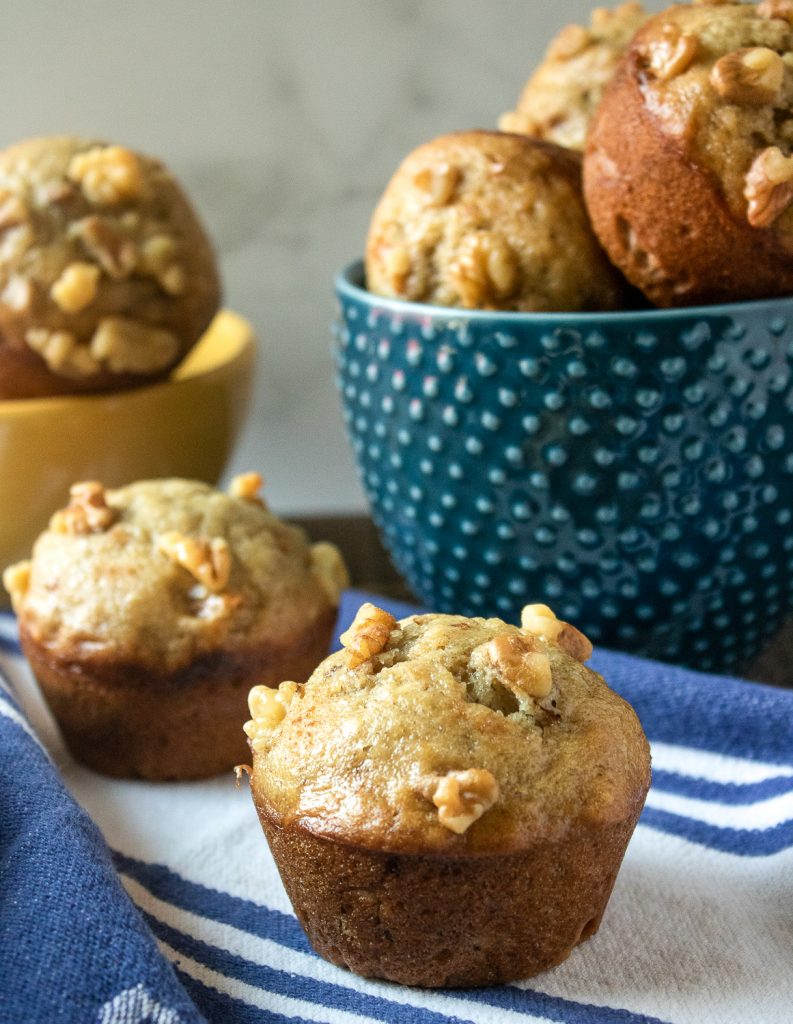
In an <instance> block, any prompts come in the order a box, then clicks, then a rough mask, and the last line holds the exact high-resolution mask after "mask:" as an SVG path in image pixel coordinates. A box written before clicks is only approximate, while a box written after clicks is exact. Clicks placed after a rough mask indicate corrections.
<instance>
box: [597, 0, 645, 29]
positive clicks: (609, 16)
mask: <svg viewBox="0 0 793 1024" xmlns="http://www.w3.org/2000/svg"><path fill="white" fill-rule="evenodd" d="M641 14H644V8H643V7H642V5H641V4H640V3H638V2H636V0H628V2H627V3H624V4H618V5H617V6H616V7H615V8H614V10H611V8H609V7H596V8H595V9H594V11H592V18H591V24H592V28H594V29H604V28H606V27H607V26H609V25H610V24H611V23H612V22H613V21H615V20H620V19H623V18H625V19H628V18H638V17H639V16H640V15H641Z"/></svg>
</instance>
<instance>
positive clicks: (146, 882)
mask: <svg viewBox="0 0 793 1024" xmlns="http://www.w3.org/2000/svg"><path fill="white" fill-rule="evenodd" d="M113 859H114V862H115V865H116V868H117V870H118V871H120V872H121V873H122V874H126V875H129V876H130V877H131V878H134V879H135V881H137V882H139V883H140V884H141V885H143V886H144V888H146V889H148V891H149V892H150V893H152V895H154V896H156V897H157V898H158V899H161V900H163V901H164V902H167V903H170V904H172V905H173V906H176V907H181V908H182V909H183V910H186V911H189V912H190V913H194V914H198V915H200V916H203V917H208V918H211V919H213V920H215V921H219V922H222V923H224V924H229V925H232V926H234V927H236V928H240V929H242V930H244V931H248V932H250V933H251V934H253V935H257V936H259V937H261V938H265V939H270V940H272V941H274V942H277V943H279V944H280V945H282V946H286V947H288V948H290V949H296V950H299V951H300V952H305V953H311V955H313V956H316V954H315V953H314V952H313V950H312V949H311V947H310V946H309V944H308V940H307V939H306V937H305V933H304V932H303V930H302V928H301V927H300V925H299V924H298V923H297V920H296V919H295V918H293V917H292V916H291V915H286V914H282V913H280V911H277V910H272V909H271V908H269V907H265V906H262V905H261V904H256V903H251V902H250V901H248V900H243V899H241V898H240V897H238V896H230V895H228V894H227V893H224V892H220V891H219V890H216V889H210V888H208V887H207V886H204V885H201V884H199V883H197V882H190V881H188V880H187V879H185V878H182V877H181V876H180V875H177V874H176V873H175V872H173V871H171V870H170V869H169V868H166V867H164V866H163V865H160V864H147V863H146V862H145V861H140V860H136V859H133V858H131V857H127V856H126V855H124V854H121V853H118V852H114V854H113ZM147 916H148V915H147ZM150 924H151V926H152V928H153V930H154V931H155V933H156V934H158V935H159V936H160V937H161V938H163V939H164V940H165V941H166V942H168V943H169V944H170V945H172V946H173V947H174V948H175V949H181V951H182V952H183V953H184V954H185V955H186V956H190V957H192V958H193V959H195V960H199V961H201V962H204V963H206V964H207V966H210V967H212V968H213V969H215V970H218V971H219V973H226V971H225V969H221V968H220V967H218V966H215V964H220V959H219V955H220V954H223V955H225V956H227V957H232V958H233V959H234V960H236V961H240V962H241V963H246V961H244V960H240V958H239V957H235V956H233V955H232V954H228V953H226V952H225V951H222V950H216V953H215V954H213V955H214V956H218V959H217V960H216V961H215V963H209V962H208V961H206V960H205V958H204V956H202V955H201V951H200V950H199V948H198V947H199V945H200V946H202V947H205V949H216V947H209V946H207V945H206V943H203V942H200V940H195V939H192V937H190V936H187V935H183V933H177V934H178V935H180V936H182V937H181V938H180V939H179V943H181V945H180V944H178V943H177V939H176V938H174V936H173V934H172V933H173V929H171V928H170V927H169V926H168V925H164V924H162V922H159V921H157V920H156V919H153V920H151V921H150ZM166 930H167V932H168V933H170V934H166V933H165V932H166ZM254 968H255V970H256V971H260V970H262V971H263V970H266V969H267V968H261V967H260V966H259V965H254ZM296 977H299V976H296ZM242 980H248V979H242ZM292 980H293V983H294V981H295V977H293V979H292ZM249 983H250V984H255V982H253V981H250V982H249ZM322 984H324V983H321V982H316V981H313V980H310V981H309V985H308V991H311V990H312V989H313V988H316V987H317V986H321V985H322ZM333 987H335V986H333ZM284 991H285V992H287V991H289V990H288V989H286V988H285V989H284ZM294 991H295V990H294V989H292V992H294ZM344 991H348V992H349V996H350V998H354V999H357V998H359V995H360V994H359V993H355V992H352V991H350V990H346V989H345V990H344ZM445 991H453V992H454V995H455V996H457V997H460V998H463V999H466V1000H468V1001H471V1002H476V1003H480V1004H483V1005H486V1006H492V1007H495V1008H502V1009H511V1010H514V1011H515V1012H516V1013H524V1014H526V1013H533V1014H536V1015H538V1016H544V1017H547V1018H548V1019H549V1020H552V1021H557V1022H559V1024H592V1021H593V1020H597V1021H598V1024H664V1022H662V1021H660V1020H659V1018H657V1017H648V1016H646V1015H644V1014H636V1013H632V1012H631V1011H629V1010H623V1009H618V1008H615V1007H609V1006H602V1007H601V1006H598V1007H595V1006H590V1005H589V1004H586V1003H578V1002H574V1001H572V1000H568V999H561V998H560V997H557V996H549V995H545V994H544V993H542V992H534V991H532V990H531V989H519V988H515V987H512V986H506V987H500V988H488V989H475V990H474V989H461V990H445ZM360 997H361V998H367V999H368V998H377V997H368V996H367V997H364V996H360ZM302 998H306V999H310V998H311V996H310V995H307V996H303V997H302ZM327 1005H331V1004H327ZM342 1005H344V1006H346V1007H349V1008H351V1004H350V1002H349V1001H347V1002H346V1003H345V1004H342ZM393 1006H394V1007H397V1006H399V1004H393ZM411 1009H412V1008H411V1007H402V1006H399V1010H400V1012H401V1013H404V1014H407V1013H408V1012H409V1011H410V1010H411ZM356 1010H357V1012H359V1013H367V1012H369V1011H368V1010H367V1009H366V1007H364V1006H360V1007H358V1006H357V1005H356ZM595 1010H596V1011H597V1016H596V1017H594V1016H593V1012H594V1011H595ZM416 1012H417V1013H418V1011H416ZM430 1014H431V1011H428V1010H421V1011H420V1013H419V1014H418V1015H417V1016H415V1017H410V1016H404V1017H396V1016H394V1017H386V1018H384V1019H385V1020H389V1021H390V1020H395V1021H396V1020H399V1021H402V1020H404V1021H405V1022H409V1021H413V1020H415V1021H424V1020H432V1019H437V1015H435V1017H433V1016H430ZM370 1015H376V1014H371V1013H370ZM441 1019H445V1020H449V1019H451V1020H456V1019H459V1018H454V1017H448V1018H446V1017H442V1018H441Z"/></svg>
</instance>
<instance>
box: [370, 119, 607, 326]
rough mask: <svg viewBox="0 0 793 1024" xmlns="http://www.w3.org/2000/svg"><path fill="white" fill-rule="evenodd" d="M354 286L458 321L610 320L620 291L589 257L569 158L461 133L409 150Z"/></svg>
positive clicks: (545, 148) (532, 144) (516, 140)
mask: <svg viewBox="0 0 793 1024" xmlns="http://www.w3.org/2000/svg"><path fill="white" fill-rule="evenodd" d="M366 284H367V287H368V289H369V290H370V291H372V292H374V293H375V294H377V295H383V296H387V297H391V298H400V299H409V300H412V301H415V302H428V303H433V304H435V305H439V306H460V307H464V308H466V309H501V310H537V311H564V310H570V311H576V310H587V309H592V310H602V309H614V308H616V307H618V306H619V305H621V304H622V302H623V299H624V294H623V289H624V288H625V287H626V286H625V282H624V281H623V280H622V278H621V276H620V275H619V274H618V273H617V272H616V271H615V270H614V268H613V267H612V266H611V265H610V263H609V262H608V260H607V259H606V256H605V254H604V253H603V251H602V249H601V248H600V246H599V244H598V242H597V240H596V238H595V236H594V234H593V233H592V229H591V227H590V224H589V219H588V217H587V213H586V210H585V208H584V202H583V197H582V194H581V165H580V158H579V156H578V154H576V153H572V152H570V151H568V150H564V149H561V148H560V147H559V146H554V145H551V144H550V143H545V142H539V141H537V140H536V139H529V138H527V137H525V136H521V135H507V134H503V133H500V132H484V131H470V132H459V133H455V134H451V135H443V136H441V137H440V138H438V139H435V140H434V141H432V142H428V143H426V144H425V145H423V146H420V147H419V148H418V149H416V150H414V151H413V152H412V153H411V154H410V155H409V156H408V157H407V158H406V159H405V161H404V162H403V163H402V165H401V166H400V168H399V169H398V170H397V172H396V174H395V175H394V176H393V178H392V179H391V181H390V183H389V184H388V187H387V188H386V191H385V194H384V195H383V197H382V199H381V200H380V203H379V205H378V207H377V209H376V210H375V213H374V216H373V218H372V222H371V225H370V228H369V237H368V241H367V246H366Z"/></svg>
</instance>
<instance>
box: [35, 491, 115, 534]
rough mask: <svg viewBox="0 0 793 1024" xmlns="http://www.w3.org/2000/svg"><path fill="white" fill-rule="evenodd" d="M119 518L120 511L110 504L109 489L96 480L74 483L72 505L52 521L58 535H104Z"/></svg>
mask: <svg viewBox="0 0 793 1024" xmlns="http://www.w3.org/2000/svg"><path fill="white" fill-rule="evenodd" d="M118 517H119V513H118V510H117V509H115V508H112V506H110V505H108V504H107V495H106V492H105V488H104V487H103V485H102V484H100V483H99V482H98V481H96V480H87V481H84V482H82V483H78V484H72V486H71V487H70V488H69V504H68V505H67V506H66V508H64V509H61V510H60V511H58V512H56V513H55V515H54V516H53V517H52V519H50V529H51V530H54V531H55V532H56V533H73V534H81V535H85V534H89V533H104V532H105V530H109V529H110V527H111V526H112V525H113V523H115V522H117V520H118Z"/></svg>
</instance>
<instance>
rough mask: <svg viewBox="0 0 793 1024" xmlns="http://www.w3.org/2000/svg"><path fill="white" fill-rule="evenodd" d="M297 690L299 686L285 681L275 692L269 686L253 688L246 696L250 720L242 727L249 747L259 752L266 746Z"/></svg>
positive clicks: (290, 681)
mask: <svg viewBox="0 0 793 1024" xmlns="http://www.w3.org/2000/svg"><path fill="white" fill-rule="evenodd" d="M298 689H299V684H298V683H295V682H292V680H287V681H286V682H283V683H281V685H280V686H279V687H278V689H277V690H274V689H272V688H271V687H269V686H254V687H253V689H252V690H251V691H250V693H249V694H248V708H249V710H250V713H251V720H250V721H248V722H246V723H245V725H243V727H242V728H243V729H244V731H245V735H246V736H247V737H248V739H249V740H250V744H251V747H252V749H253V750H254V751H256V752H261V751H262V750H264V748H265V747H266V745H267V742H268V740H269V739H270V737H271V735H272V733H273V731H274V730H275V729H277V728H278V726H279V725H280V724H281V722H282V721H283V720H284V718H285V717H286V711H287V708H288V707H289V705H290V704H291V703H292V699H293V698H294V696H295V694H296V693H297V691H298Z"/></svg>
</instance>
